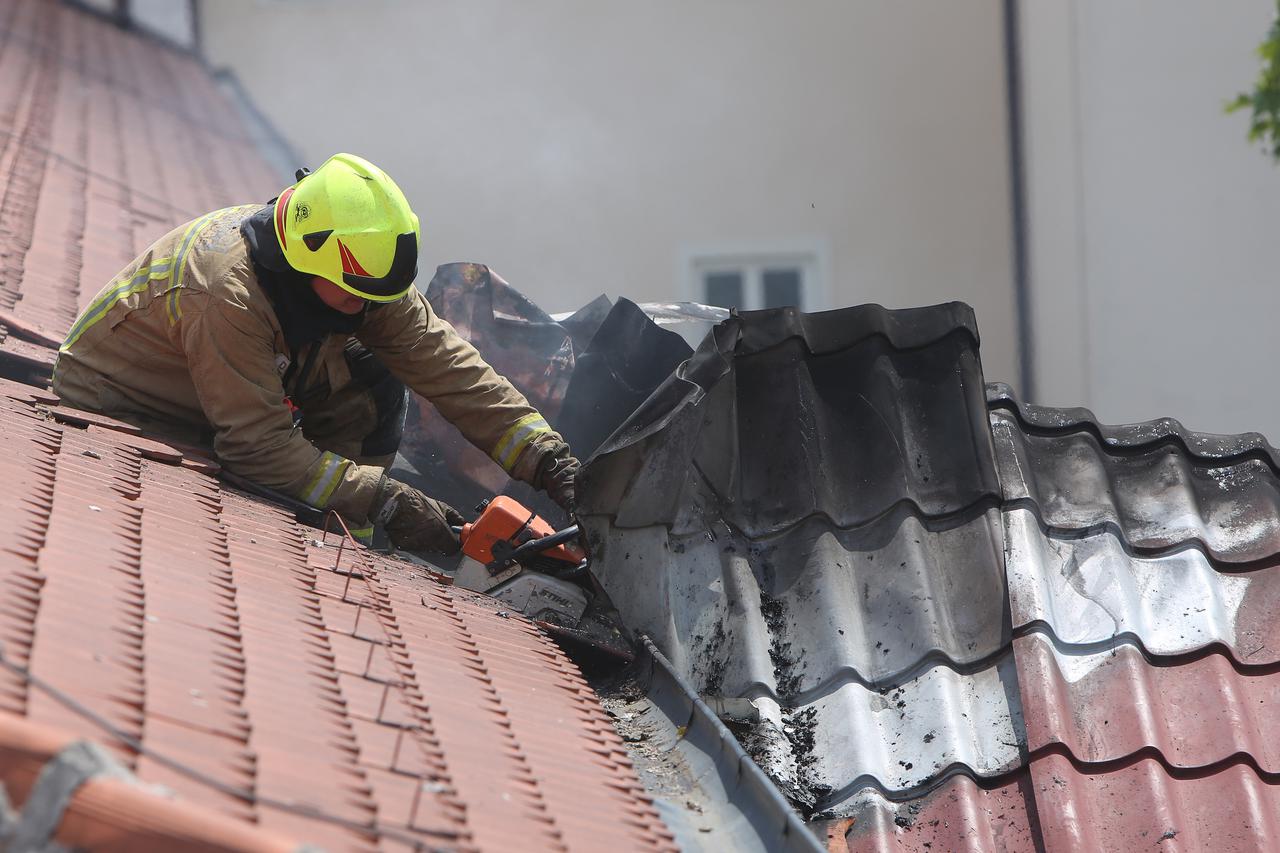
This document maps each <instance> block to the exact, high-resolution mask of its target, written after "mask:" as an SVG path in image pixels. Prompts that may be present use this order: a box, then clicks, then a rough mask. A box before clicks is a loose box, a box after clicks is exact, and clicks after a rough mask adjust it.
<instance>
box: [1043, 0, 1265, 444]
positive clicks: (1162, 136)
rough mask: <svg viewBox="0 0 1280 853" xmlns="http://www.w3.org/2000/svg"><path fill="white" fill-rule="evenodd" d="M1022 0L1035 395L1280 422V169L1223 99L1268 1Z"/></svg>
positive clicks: (1125, 414) (1243, 65) (1248, 67)
mask: <svg viewBox="0 0 1280 853" xmlns="http://www.w3.org/2000/svg"><path fill="white" fill-rule="evenodd" d="M1022 7H1023V24H1024V27H1023V36H1024V43H1023V44H1024V52H1023V63H1024V75H1025V81H1026V87H1025V93H1026V139H1027V142H1028V149H1029V152H1028V172H1029V175H1028V184H1029V188H1028V199H1029V205H1030V211H1029V219H1030V229H1031V234H1032V237H1031V241H1030V242H1031V280H1032V282H1033V288H1034V290H1033V300H1034V305H1035V318H1036V322H1035V336H1036V337H1035V340H1036V347H1037V367H1038V370H1037V380H1038V387H1039V389H1040V393H1039V395H1038V396H1039V397H1040V398H1041V400H1042V401H1043V402H1048V403H1055V404H1086V405H1089V406H1091V407H1092V408H1094V409H1095V410H1096V412H1097V413H1098V415H1099V416H1100V417H1102V418H1103V419H1104V420H1107V421H1112V422H1123V421H1132V420H1142V419H1148V418H1152V417H1157V416H1162V415H1172V416H1176V417H1178V418H1179V419H1180V420H1182V421H1183V422H1184V423H1185V424H1186V425H1188V426H1189V427H1192V428H1195V429H1201V430H1209V431H1229V432H1235V431H1244V430H1259V431H1263V432H1266V433H1268V434H1269V435H1270V436H1271V437H1272V438H1273V439H1280V397H1277V395H1275V394H1273V393H1271V386H1272V385H1273V384H1274V375H1275V372H1274V363H1275V361H1276V359H1277V357H1278V356H1280V338H1278V336H1277V333H1276V318H1277V317H1280V275H1278V272H1280V239H1278V238H1277V234H1280V172H1278V171H1277V169H1276V168H1275V167H1274V166H1272V165H1271V164H1270V162H1269V161H1268V159H1266V158H1265V157H1263V156H1262V155H1261V154H1260V153H1259V152H1258V151H1257V150H1255V149H1254V148H1253V147H1251V146H1249V145H1248V143H1247V142H1246V141H1245V131H1246V128H1247V126H1248V119H1247V117H1246V116H1245V115H1232V116H1227V115H1224V113H1223V104H1224V102H1225V101H1226V100H1228V99H1229V98H1230V97H1232V96H1233V95H1234V94H1235V93H1236V92H1238V91H1240V90H1241V89H1244V88H1246V87H1247V86H1248V85H1249V84H1251V82H1252V81H1253V79H1254V77H1255V76H1256V74H1257V70H1258V61H1257V59H1256V57H1255V56H1254V54H1253V49H1254V47H1255V46H1256V45H1257V43H1258V42H1259V41H1260V40H1261V39H1262V37H1263V36H1264V35H1265V33H1266V31H1267V28H1268V27H1269V25H1270V23H1271V20H1272V17H1273V15H1274V14H1275V4H1274V3H1273V2H1271V0H1234V2H1231V3H1206V2H1202V0H1126V2H1123V3H1117V2H1113V0H1079V2H1074V3H1066V2H1061V0H1059V1H1058V2H1053V3H1023V4H1022Z"/></svg>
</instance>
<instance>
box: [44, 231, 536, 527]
mask: <svg viewBox="0 0 1280 853" xmlns="http://www.w3.org/2000/svg"><path fill="white" fill-rule="evenodd" d="M260 209H261V205H247V206H242V207H232V208H227V209H224V210H218V211H214V212H213V213H209V214H207V215H205V216H202V217H200V218H199V219H196V220H195V221H193V222H190V223H188V224H186V225H183V226H181V227H179V228H177V229H175V230H174V231H171V232H170V233H169V234H166V235H165V236H164V237H162V238H161V239H160V240H158V241H156V242H155V243H154V244H153V245H152V246H151V247H150V248H148V249H147V251H145V252H144V253H143V254H142V255H141V256H140V257H139V258H137V259H136V260H135V261H134V262H133V263H132V264H130V265H129V266H128V267H127V268H126V269H124V270H123V271H122V272H121V273H120V274H119V275H118V276H116V278H115V280H113V281H112V282H111V283H109V284H108V285H107V286H106V287H105V288H104V289H103V290H102V292H101V293H100V294H98V296H97V298H96V299H94V301H93V302H92V303H91V304H90V305H89V307H88V308H86V309H85V310H84V311H83V312H82V313H81V315H80V317H79V318H78V319H77V320H76V323H75V325H74V326H72V328H71V331H70V332H69V333H68V335H67V338H66V341H65V342H64V343H63V345H62V348H61V350H60V351H59V353H58V361H57V365H56V368H55V370H54V390H55V391H56V392H57V393H58V395H59V396H60V397H62V399H63V400H64V401H65V402H66V403H67V404H69V405H72V406H76V407H78V408H83V409H89V410H93V411H98V412H103V413H105V414H108V415H111V416H113V417H117V418H120V419H122V420H127V421H130V422H133V423H136V424H138V425H140V426H142V427H144V428H148V429H152V430H155V431H158V432H162V433H165V434H168V435H170V436H173V437H174V438H175V439H178V440H187V441H196V440H199V439H200V437H201V436H204V437H207V436H208V435H210V434H212V436H213V443H214V451H215V453H216V454H217V456H218V459H219V461H220V462H221V463H222V464H223V466H224V467H225V468H226V469H227V470H229V471H231V472H232V473H235V474H239V475H240V476H243V477H245V478H246V479H249V480H251V481H253V482H255V483H258V484H261V485H263V486H266V487H268V488H272V489H276V490H278V491H281V492H284V493H285V494H288V495H290V496H292V497H295V498H297V499H299V500H302V501H305V502H306V503H309V504H311V505H313V506H317V507H320V508H322V509H327V508H332V509H336V510H337V511H338V512H340V513H342V514H343V515H344V516H346V517H347V518H349V519H353V520H363V519H365V518H366V517H367V515H368V512H369V508H370V503H371V501H372V499H373V493H374V490H375V488H376V486H377V484H378V481H379V479H380V478H381V476H382V473H383V472H382V469H380V468H376V467H370V466H365V465H359V464H357V463H356V462H354V461H352V460H350V459H346V458H343V457H342V456H339V455H337V454H334V453H331V452H328V451H321V450H319V449H317V448H316V447H315V445H313V444H312V443H311V442H309V441H308V440H307V439H306V438H305V437H304V436H303V435H302V432H301V430H299V429H297V428H296V427H295V425H294V423H293V418H292V416H291V414H290V412H289V410H288V408H287V407H286V406H285V404H284V398H285V396H286V393H287V392H286V389H285V387H284V385H283V382H282V376H283V375H284V374H285V371H286V369H287V368H288V365H289V363H290V362H291V361H292V360H293V359H294V358H295V357H297V356H299V355H300V354H298V353H291V352H289V351H288V349H287V347H286V345H285V343H284V334H283V331H282V330H281V328H280V323H279V321H278V320H277V318H276V314H275V312H274V310H273V308H272V304H271V301H270V300H269V299H268V298H267V295H266V293H264V292H263V290H262V289H261V287H259V285H258V282H257V277H256V274H255V272H254V268H253V263H252V261H251V259H250V257H249V250H248V246H247V245H246V243H245V241H244V239H243V238H242V236H241V234H240V223H241V221H242V220H243V219H244V218H245V217H247V216H249V215H251V214H253V213H255V212H256V211H258V210H260ZM354 337H356V338H357V339H359V340H360V341H361V342H362V343H363V344H364V345H365V346H366V347H368V348H369V349H371V350H372V351H373V352H374V353H375V354H376V355H377V356H378V358H380V359H381V360H382V362H383V363H384V364H385V365H386V366H387V367H388V369H390V370H391V372H392V373H393V374H394V375H395V376H397V377H398V378H399V379H400V380H401V381H403V382H404V383H405V384H406V385H408V386H409V387H410V388H412V389H413V390H414V391H416V392H418V393H419V394H422V395H423V396H425V397H427V398H429V399H430V400H431V401H432V402H433V403H434V404H435V405H436V407H437V408H438V409H439V410H440V412H441V413H442V414H444V416H445V417H447V418H448V419H449V420H451V421H452V422H453V423H454V424H455V425H456V426H457V427H458V428H459V430H461V432H462V433H463V435H465V436H466V437H467V438H468V439H469V440H470V441H471V442H472V443H474V444H475V445H476V446H477V447H479V448H480V449H482V450H484V451H485V452H487V453H488V454H489V455H490V456H491V457H492V458H493V459H494V460H495V461H496V462H497V463H498V464H500V465H501V466H502V467H503V468H504V469H505V470H506V471H507V472H508V473H510V474H512V476H515V477H517V478H519V479H523V480H526V481H528V480H531V479H532V478H533V475H534V472H535V471H536V468H537V464H538V461H539V459H540V457H541V456H542V451H543V450H545V449H546V445H548V444H557V443H559V442H560V441H561V439H560V437H559V436H558V435H557V434H556V433H554V432H552V430H551V428H550V427H549V426H548V425H547V422H546V421H545V420H543V418H542V416H541V415H539V414H538V412H537V411H535V410H534V409H533V408H532V407H531V406H530V405H529V403H528V401H527V400H526V399H525V398H524V396H523V395H522V394H520V392H518V391H517V390H516V389H515V388H513V387H512V386H511V384H510V383H509V382H507V381H506V380H505V379H503V378H502V377H501V376H499V375H498V374H497V373H495V372H494V370H493V369H492V368H491V367H489V365H488V364H486V363H485V362H484V360H483V359H482V358H481V357H480V354H479V353H478V352H477V351H476V350H475V348H474V347H472V346H471V344H469V343H467V342H466V341H465V340H463V339H462V338H461V337H459V336H458V334H457V332H455V331H454V329H453V327H452V326H450V325H449V324H448V323H447V322H445V321H444V320H442V319H440V318H439V317H437V316H435V314H434V313H432V311H431V308H430V306H429V305H428V304H427V301H426V300H425V299H424V298H423V297H422V295H421V294H420V293H418V292H417V291H416V290H411V291H410V292H409V293H408V294H407V295H406V296H405V297H404V298H403V299H400V300H399V301H397V302H393V303H389V304H384V305H380V306H376V307H375V306H371V307H370V309H369V310H368V311H367V313H366V315H365V320H364V322H363V323H362V324H361V326H360V328H359V329H358V330H357V331H356V332H355V335H354ZM345 343H346V340H344V339H342V336H341V335H334V336H330V338H329V339H328V340H327V341H325V342H323V343H322V344H320V346H321V347H322V349H321V351H320V353H318V354H317V358H316V365H317V367H316V369H315V372H316V373H320V372H324V373H327V380H328V383H329V386H330V388H333V389H337V388H341V387H343V386H344V385H346V384H347V382H348V381H349V380H350V374H349V371H348V368H347V363H346V360H345V359H344V358H343V357H342V349H343V345H344V344H345ZM304 353H305V348H304ZM290 390H292V389H290Z"/></svg>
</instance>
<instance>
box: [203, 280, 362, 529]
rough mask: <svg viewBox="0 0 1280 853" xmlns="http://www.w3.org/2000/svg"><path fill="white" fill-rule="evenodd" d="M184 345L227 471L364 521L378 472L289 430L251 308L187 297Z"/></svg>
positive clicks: (266, 332)
mask: <svg viewBox="0 0 1280 853" xmlns="http://www.w3.org/2000/svg"><path fill="white" fill-rule="evenodd" d="M182 326H183V328H182V332H181V334H182V346H183V349H184V351H185V352H186V355H187V361H188V364H189V366H190V370H191V378H192V381H193V382H194V383H195V388H196V394H197V395H198V397H199V399H200V405H201V407H202V408H203V410H204V414H205V417H206V418H208V420H209V423H210V424H212V425H213V427H214V429H215V431H216V432H215V436H214V445H213V447H214V452H215V454H216V455H217V457H218V459H219V461H220V462H221V463H222V465H223V466H224V467H226V469H227V470H228V471H230V472H231V473H233V474H238V475H239V476H242V477H244V478H245V479H247V480H251V481H252V482H254V483H257V484H259V485H262V486H266V487H267V488H270V489H275V490H276V491H279V492H283V493H284V494H286V495H288V496H290V497H292V498H296V499H298V500H301V501H303V502H305V503H308V504H311V505H312V506H315V507H319V508H320V509H335V510H337V511H338V512H339V513H341V514H342V515H343V517H344V518H347V519H349V520H351V521H363V520H365V519H366V518H367V517H368V513H369V507H370V504H371V503H372V501H373V494H374V491H375V489H376V488H377V485H378V482H379V480H380V478H381V477H382V470H381V469H380V468H374V467H370V466H362V465H357V464H356V463H355V462H353V461H351V460H350V459H346V458H344V457H342V456H339V455H337V454H335V453H329V452H327V451H324V452H322V451H320V450H319V449H317V448H316V446H315V445H313V444H312V443H311V442H309V441H307V439H306V438H305V437H304V436H303V435H302V432H301V430H298V429H295V428H294V424H293V418H292V417H291V416H290V414H289V411H288V409H287V408H286V407H285V405H284V396H285V394H284V388H283V386H282V384H281V381H280V377H279V376H278V375H277V373H276V370H275V348H274V346H273V338H274V335H273V332H272V329H271V327H270V325H269V324H267V323H266V322H265V321H264V320H263V319H262V318H260V317H258V316H256V315H255V314H254V313H253V312H252V311H251V310H250V309H249V308H247V307H245V306H244V305H240V304H237V303H236V302H234V301H231V300H227V299H221V298H215V297H210V296H208V295H207V294H203V293H200V294H195V293H192V294H190V295H189V296H188V297H187V301H185V302H184V303H183V320H182Z"/></svg>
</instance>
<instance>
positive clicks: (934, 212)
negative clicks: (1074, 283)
mask: <svg viewBox="0 0 1280 853" xmlns="http://www.w3.org/2000/svg"><path fill="white" fill-rule="evenodd" d="M201 8H202V11H201V15H202V23H203V37H204V40H205V45H206V52H207V54H208V56H209V58H210V60H211V61H212V62H213V63H214V64H215V65H226V66H229V67H230V68H232V69H233V70H234V71H235V72H236V73H237V74H238V75H239V76H240V77H241V78H242V80H243V82H244V84H245V86H246V87H247V88H248V89H249V91H250V92H251V94H252V96H253V98H254V100H255V102H256V103H257V104H258V105H259V106H260V107H261V109H262V110H263V112H265V113H266V114H267V115H268V116H270V117H271V118H272V119H273V120H274V121H275V122H276V123H277V124H278V126H279V127H280V128H281V129H282V131H283V132H284V134H285V135H286V137H287V138H288V139H289V140H290V142H291V143H292V144H293V145H294V146H295V147H296V148H297V149H298V150H299V151H301V152H302V153H303V154H304V155H305V156H306V157H307V158H308V159H309V160H310V164H311V165H313V166H314V165H317V164H318V163H319V162H320V161H321V160H323V159H324V157H326V156H327V155H328V154H330V153H332V152H334V151H338V150H349V151H352V152H356V153H360V154H363V155H364V156H367V157H369V158H370V159H372V160H373V161H374V162H377V163H378V164H379V165H382V166H383V167H384V168H386V169H387V170H388V171H389V172H390V173H391V174H392V175H393V176H394V177H395V178H396V179H397V180H398V181H399V182H400V183H401V184H402V185H403V186H404V188H405V190H406V192H407V193H408V195H409V197H410V199H411V201H412V202H413V203H414V204H415V206H416V208H417V209H418V211H419V215H420V216H421V218H422V222H423V228H424V231H423V237H424V252H425V256H424V258H423V263H422V268H423V269H424V270H429V269H431V268H433V266H434V265H435V264H437V263H442V262H447V261H455V260H475V261H482V262H485V263H488V264H490V265H491V266H493V267H494V268H495V269H497V270H498V271H500V272H501V273H502V274H503V275H504V276H506V277H507V278H508V279H509V280H511V281H512V282H513V283H515V284H516V285H517V286H518V287H520V288H521V289H523V290H524V291H525V292H527V293H528V294H530V295H531V296H532V297H533V298H535V299H536V300H537V301H538V302H539V303H541V304H542V305H543V306H545V307H546V308H547V309H548V310H552V311H557V310H565V309H570V308H573V307H576V306H578V305H579V304H581V303H583V302H585V301H587V300H588V299H590V298H592V297H593V296H595V295H596V294H598V293H600V292H607V293H609V294H611V295H620V294H621V295H626V296H628V297H630V298H632V299H635V300H638V301H641V300H659V299H680V298H689V297H691V296H694V295H696V294H695V293H694V292H693V287H692V283H691V276H690V273H689V262H690V258H691V257H694V256H697V255H698V254H700V253H706V252H721V251H729V252H766V253H769V252H795V251H798V252H801V253H805V254H807V255H809V256H811V257H813V258H815V259H816V266H817V269H818V273H819V275H820V276H821V278H822V281H821V287H820V289H819V290H818V291H816V292H814V293H812V294H810V296H809V304H808V306H807V307H810V308H825V307H833V306H838V305H846V304H852V303H858V302H880V303H883V304H886V305H890V306H909V305H920V304H927V303H933V302H939V301H944V300H948V299H963V300H965V301H968V302H970V303H971V304H972V305H973V306H974V308H975V309H976V310H977V313H978V319H979V323H980V326H981V329H982V332H983V336H984V337H983V350H984V360H985V362H986V364H987V372H988V375H989V376H990V377H992V378H1000V379H1006V380H1012V379H1014V378H1015V377H1014V365H1015V362H1016V359H1015V341H1014V328H1013V299H1012V285H1011V272H1010V256H1011V254H1010V242H1009V241H1010V236H1009V235H1010V224H1009V213H1008V211H1009V207H1008V192H1009V190H1008V174H1007V170H1008V167H1007V159H1006V157H1007V140H1006V125H1005V111H1004V79H1003V55H1002V49H1001V19H1000V4H999V2H997V0H980V2H967V3H963V4H940V3H935V2H926V0H910V2H893V3H885V2H873V0H857V2H834V0H832V2H822V0H806V2H799V3H776V2H762V0H746V2H727V1H725V0H700V2H695V3H688V2H677V0H658V2H651V3H625V4H623V3H591V2H586V0H581V1H580V2H578V1H577V0H547V2H538V3H510V2H492V1H491V0H479V2H471V3H446V2H413V3H411V2H390V1H389V0H366V2H361V3H359V4H352V3H345V2H336V0H311V2H291V0H271V2H267V0H217V2H204V3H202V4H201Z"/></svg>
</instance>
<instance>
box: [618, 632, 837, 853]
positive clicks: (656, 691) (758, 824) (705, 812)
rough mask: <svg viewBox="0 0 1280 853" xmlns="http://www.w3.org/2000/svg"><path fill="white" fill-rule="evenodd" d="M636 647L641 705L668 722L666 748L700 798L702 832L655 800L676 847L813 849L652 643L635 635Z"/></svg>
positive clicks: (778, 797) (691, 850)
mask: <svg viewBox="0 0 1280 853" xmlns="http://www.w3.org/2000/svg"><path fill="white" fill-rule="evenodd" d="M640 645H641V656H640V658H639V659H638V662H637V666H638V668H639V670H640V672H641V676H642V681H643V682H644V683H645V686H646V688H647V689H646V695H647V697H648V699H649V700H650V702H652V705H653V706H654V707H655V708H656V709H657V710H658V711H659V712H660V713H661V714H662V716H663V717H664V718H665V721H666V722H667V724H668V725H667V726H666V728H667V729H668V731H667V733H666V734H667V738H669V739H670V744H669V746H668V749H670V750H678V751H679V754H680V757H681V758H682V759H683V761H684V763H685V764H686V765H687V766H688V768H689V770H690V771H691V774H692V776H693V777H694V780H695V782H696V784H697V786H698V787H699V788H700V789H701V790H702V792H704V793H705V794H706V795H707V796H706V797H705V799H703V800H702V801H701V803H700V809H701V814H702V818H701V821H700V823H703V824H706V825H703V826H694V825H693V824H692V822H691V820H690V818H689V816H688V814H687V812H686V811H685V810H684V809H682V808H680V806H678V805H675V804H673V803H669V802H664V801H663V800H662V799H660V798H656V802H657V804H658V805H659V806H660V807H661V812H662V816H663V818H664V819H665V820H666V822H667V825H668V827H670V828H671V830H672V831H673V832H674V833H675V835H676V841H677V843H678V844H679V845H680V848H681V849H682V850H684V851H686V853H699V851H706V853H711V851H717V850H735V851H785V852H786V853H801V851H805V853H816V851H821V850H822V849H823V847H822V845H821V844H819V843H818V840H817V838H815V837H814V835H813V834H812V833H811V832H810V831H809V829H808V828H807V827H806V826H805V824H804V822H803V821H802V820H801V819H800V816H799V815H798V814H797V813H796V812H795V810H794V809H792V808H791V806H790V804H789V803H788V802H787V800H786V798H785V797H784V796H783V795H782V793H781V792H780V791H779V790H778V789H777V787H776V786H774V784H773V782H771V781H770V780H769V778H768V777H767V776H766V775H765V774H764V772H763V771H762V770H761V769H760V768H759V767H758V766H757V765H756V763H755V762H754V761H752V760H751V758H750V757H749V756H748V755H747V754H746V752H745V751H744V750H743V748H742V746H741V745H740V744H739V743H738V740H737V739H736V738H735V737H734V736H733V734H732V733H731V732H730V731H729V730H728V729H727V728H726V727H725V725H724V724H723V723H721V722H720V720H719V719H717V718H716V716H715V714H713V713H712V712H711V709H710V708H708V707H707V705H706V703H705V702H703V700H702V699H700V698H699V697H698V695H697V694H696V693H695V692H694V691H693V689H692V688H691V687H690V686H689V684H688V682H686V681H685V680H684V679H683V678H682V677H681V676H680V675H679V674H678V673H677V672H676V670H675V668H674V667H673V666H672V665H671V662H670V661H669V660H667V658H666V657H665V656H664V655H663V654H662V652H661V651H659V650H658V647H657V646H655V645H654V643H653V641H652V640H650V639H649V638H648V637H646V636H643V635H642V636H641V637H640ZM667 738H664V740H667Z"/></svg>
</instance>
